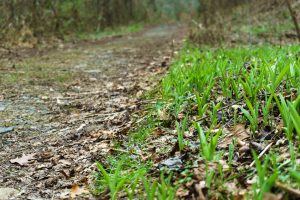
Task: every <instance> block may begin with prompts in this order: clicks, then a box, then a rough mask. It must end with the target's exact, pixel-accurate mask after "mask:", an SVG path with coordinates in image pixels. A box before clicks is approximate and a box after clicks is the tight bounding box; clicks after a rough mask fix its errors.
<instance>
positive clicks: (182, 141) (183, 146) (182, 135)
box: [176, 116, 188, 152]
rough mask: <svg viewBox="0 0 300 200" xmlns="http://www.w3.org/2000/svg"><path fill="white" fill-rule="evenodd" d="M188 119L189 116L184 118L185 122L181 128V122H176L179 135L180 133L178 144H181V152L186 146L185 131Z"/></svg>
mask: <svg viewBox="0 0 300 200" xmlns="http://www.w3.org/2000/svg"><path fill="white" fill-rule="evenodd" d="M187 119H188V116H185V118H184V119H183V122H182V124H181V128H180V124H179V123H178V122H176V128H177V135H178V144H179V150H180V151H181V152H182V151H183V150H184V148H185V141H184V132H185V130H186V125H187Z"/></svg>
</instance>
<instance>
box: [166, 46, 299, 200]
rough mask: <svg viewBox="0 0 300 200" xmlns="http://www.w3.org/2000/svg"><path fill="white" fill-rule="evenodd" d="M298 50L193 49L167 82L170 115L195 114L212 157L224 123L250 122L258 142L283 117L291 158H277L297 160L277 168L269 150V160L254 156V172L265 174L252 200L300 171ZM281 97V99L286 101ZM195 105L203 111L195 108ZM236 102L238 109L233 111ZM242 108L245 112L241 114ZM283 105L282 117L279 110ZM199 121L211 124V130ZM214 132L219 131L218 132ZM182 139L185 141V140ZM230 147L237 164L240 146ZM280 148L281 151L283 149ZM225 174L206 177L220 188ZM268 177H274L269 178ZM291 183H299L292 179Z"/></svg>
mask: <svg viewBox="0 0 300 200" xmlns="http://www.w3.org/2000/svg"><path fill="white" fill-rule="evenodd" d="M298 52H299V47H298V46H286V47H283V48H279V47H274V46H265V47H248V48H233V49H219V50H210V49H198V48H187V49H185V50H183V52H182V53H181V56H180V57H179V58H178V59H177V61H176V62H175V64H174V65H173V67H172V68H171V71H170V73H169V74H168V75H167V76H166V77H165V78H164V79H163V82H162V96H163V98H164V99H165V100H166V101H168V102H170V101H171V102H173V107H174V110H170V115H173V116H174V117H175V118H177V116H178V114H180V113H183V114H185V113H186V114H188V115H190V116H191V115H192V116H193V119H194V120H192V122H194V125H195V129H196V130H197V132H198V134H199V137H200V155H201V157H203V158H205V159H206V160H207V161H211V160H213V157H214V154H215V153H217V152H215V151H216V147H217V146H218V142H220V139H218V138H219V137H222V135H221V132H220V130H221V129H220V127H221V128H222V127H224V126H228V125H230V124H231V123H232V122H231V120H232V119H234V121H235V122H234V126H235V125H236V123H237V122H236V121H238V122H239V123H244V124H248V125H249V126H250V129H251V133H252V134H251V138H252V139H251V140H254V141H256V140H257V138H258V137H259V136H258V134H259V133H260V132H261V131H262V130H264V129H265V128H266V127H269V128H270V129H271V130H274V131H275V130H276V131H278V127H277V124H276V121H279V120H280V119H281V118H282V119H283V122H284V129H283V130H285V132H286V134H284V133H282V134H281V132H280V137H281V138H283V139H285V138H286V136H287V138H288V140H289V149H290V156H291V159H287V160H283V161H281V162H278V159H279V158H277V160H276V162H277V165H278V163H280V164H283V163H284V162H286V161H290V162H291V163H290V164H289V165H288V166H286V167H285V168H282V169H281V170H279V171H280V172H279V171H277V168H275V167H274V168H271V169H267V168H266V167H265V166H266V165H268V164H267V163H268V162H267V160H268V154H267V153H266V154H267V155H266V158H265V162H264V164H261V163H260V162H261V161H259V160H258V158H257V156H254V159H253V160H255V163H256V172H254V174H255V173H258V177H259V178H258V179H257V180H258V182H256V183H255V184H254V185H253V187H255V189H253V191H248V192H249V193H248V195H249V196H250V197H251V198H253V197H254V198H255V199H262V198H263V194H265V192H269V191H270V189H271V188H272V187H273V186H274V183H275V181H276V180H281V181H282V179H281V178H280V177H283V176H288V177H289V173H290V172H289V171H290V170H299V166H298V167H297V166H296V164H295V163H294V162H295V157H297V156H295V154H296V152H298V150H297V142H299V141H300V136H299V135H297V133H298V131H297V127H296V126H297V125H296V124H298V123H299V119H300V118H299V103H298V102H299V101H300V100H299V99H300V97H299V95H298V92H299V90H300V85H299V81H300V80H299V75H300V62H299V60H298V59H297V54H298ZM297 96H298V98H297ZM278 99H281V102H280V100H278ZM275 100H276V101H275ZM195 106H197V112H194V111H193V107H195ZM232 106H235V108H234V109H232V108H231V107H232ZM236 108H238V110H239V111H238V115H237V110H236ZM224 109H226V110H224ZM278 109H279V111H280V113H281V115H279V114H278ZM297 109H298V110H297ZM224 119H225V120H224ZM196 122H199V123H196ZM199 124H201V126H204V127H205V129H206V130H207V131H206V133H204V131H203V130H202V128H200V125H199ZM211 130H219V131H215V132H214V133H212V132H211ZM279 131H280V130H279ZM222 134H224V133H222ZM178 138H179V137H178ZM178 140H179V141H178V142H179V143H182V141H181V140H182V138H179V139H178ZM264 142H265V141H263V143H264ZM228 148H229V149H230V151H231V152H230V155H229V157H230V160H231V161H230V162H231V163H232V157H233V154H234V146H233V145H231V146H230V145H229V146H228ZM274 151H275V152H278V153H280V150H279V149H277V148H276V149H275V150H274ZM220 159H222V160H223V159H224V158H222V157H221V158H220ZM262 166H263V167H262ZM222 173H223V172H220V173H214V174H211V173H209V172H208V173H207V176H206V179H207V180H206V182H207V183H211V184H209V185H210V188H211V189H212V190H216V192H218V188H219V187H220V186H221V185H218V184H216V183H217V182H218V181H212V180H211V179H213V180H218V179H220V176H221V174H222ZM272 173H273V174H278V173H280V174H281V176H279V177H278V175H274V176H273V175H272ZM270 174H271V175H270ZM266 177H269V179H270V180H269V179H266V180H265V178H266ZM285 182H288V183H289V184H291V185H293V186H295V185H296V183H295V182H293V181H292V179H291V178H288V179H286V180H285ZM219 184H220V183H219ZM222 184H224V182H223V183H222ZM257 192H258V193H257ZM211 195H213V194H211ZM210 197H211V198H212V197H213V196H210Z"/></svg>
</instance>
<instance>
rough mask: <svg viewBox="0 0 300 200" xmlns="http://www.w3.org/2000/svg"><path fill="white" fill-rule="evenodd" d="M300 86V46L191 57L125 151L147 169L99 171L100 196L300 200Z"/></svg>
mask: <svg viewBox="0 0 300 200" xmlns="http://www.w3.org/2000/svg"><path fill="white" fill-rule="evenodd" d="M299 79H300V58H299V46H286V47H282V48H279V47H274V46H267V47H243V48H242V47H241V48H233V49H219V50H211V49H199V48H186V49H185V50H183V51H182V52H181V54H180V56H179V57H178V58H177V59H176V60H175V62H174V63H173V65H172V67H171V69H170V71H169V73H168V74H167V75H166V77H165V78H164V79H163V80H162V84H161V98H160V99H159V100H156V103H154V105H153V106H151V109H150V111H149V112H148V114H147V115H146V117H144V118H141V119H139V120H138V122H139V123H140V124H141V125H140V128H139V129H138V130H136V131H135V133H133V134H131V135H130V136H129V139H128V140H127V141H125V142H123V144H122V145H123V146H126V148H128V149H127V150H126V152H125V153H124V154H125V155H126V156H129V157H131V158H132V159H133V160H134V162H139V164H138V165H136V164H134V165H131V166H128V167H127V169H126V170H122V166H123V164H124V161H123V160H122V159H118V163H119V164H118V165H117V167H116V168H115V170H112V168H113V166H114V165H110V164H108V165H107V166H106V168H104V167H103V166H102V165H101V164H98V168H99V170H100V172H99V176H98V179H97V182H102V183H103V184H102V185H101V187H100V186H99V185H97V186H96V190H97V192H98V193H100V194H104V193H105V192H107V193H109V194H110V196H111V198H117V197H121V196H122V197H129V199H133V198H147V199H155V198H158V199H173V198H174V196H175V195H176V197H177V198H178V199H185V198H198V199H205V198H207V199H267V198H268V199H275V198H276V199H297V198H299V189H300V186H299V183H300V172H299V170H300V168H299V159H300V157H299V150H300V148H299V142H300V126H299V124H300V116H299V112H300V97H299V89H300V84H299V83H300V80H299ZM149 162H150V163H151V164H150V165H147V167H143V165H144V164H145V163H149ZM126 163H129V162H126ZM107 171H109V173H108V172H107ZM116 177H121V178H120V179H116ZM145 177H147V178H145ZM124 179H125V180H124ZM116 180H117V181H116ZM111 182H113V183H111ZM103 186H104V187H103ZM166 191H167V193H166ZM169 192H170V193H169Z"/></svg>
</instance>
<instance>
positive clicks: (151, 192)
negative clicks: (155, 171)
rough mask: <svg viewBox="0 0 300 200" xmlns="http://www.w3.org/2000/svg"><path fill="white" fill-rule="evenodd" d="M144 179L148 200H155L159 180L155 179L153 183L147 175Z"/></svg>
mask: <svg viewBox="0 0 300 200" xmlns="http://www.w3.org/2000/svg"><path fill="white" fill-rule="evenodd" d="M142 180H143V184H144V189H145V192H146V199H147V200H154V199H155V194H156V190H157V181H155V180H154V181H153V183H151V182H150V181H148V180H147V179H146V178H145V177H143V178H142Z"/></svg>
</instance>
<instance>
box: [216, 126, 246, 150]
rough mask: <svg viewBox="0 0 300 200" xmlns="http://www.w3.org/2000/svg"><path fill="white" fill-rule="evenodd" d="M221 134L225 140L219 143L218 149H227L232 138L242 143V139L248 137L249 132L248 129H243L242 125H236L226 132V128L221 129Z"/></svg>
mask: <svg viewBox="0 0 300 200" xmlns="http://www.w3.org/2000/svg"><path fill="white" fill-rule="evenodd" d="M223 133H224V135H225V138H224V139H223V140H222V141H221V142H220V143H219V145H218V146H219V147H220V148H227V147H228V145H229V144H231V143H232V140H233V139H234V138H236V139H237V141H241V142H242V141H243V140H244V139H246V138H248V137H250V135H251V134H250V131H249V129H245V125H244V124H237V125H236V126H235V128H233V129H231V130H228V129H227V128H224V129H223Z"/></svg>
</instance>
